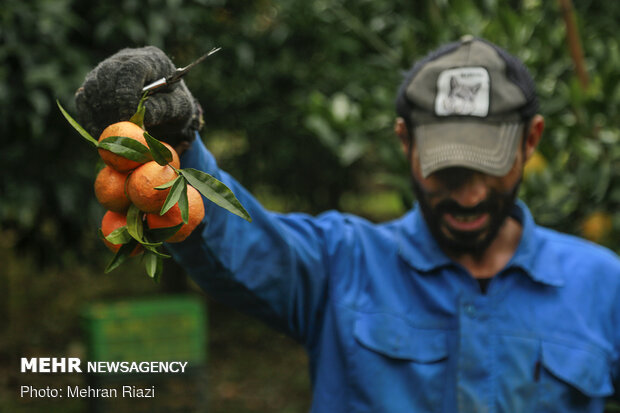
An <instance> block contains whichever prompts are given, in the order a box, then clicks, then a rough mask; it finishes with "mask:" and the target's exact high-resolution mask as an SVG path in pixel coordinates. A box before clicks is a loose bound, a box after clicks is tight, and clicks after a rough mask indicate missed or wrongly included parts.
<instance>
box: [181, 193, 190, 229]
mask: <svg viewBox="0 0 620 413" xmlns="http://www.w3.org/2000/svg"><path fill="white" fill-rule="evenodd" d="M179 209H180V210H181V219H182V220H183V223H184V224H187V221H189V202H188V201H187V185H184V186H183V192H182V193H181V196H180V197H179Z"/></svg>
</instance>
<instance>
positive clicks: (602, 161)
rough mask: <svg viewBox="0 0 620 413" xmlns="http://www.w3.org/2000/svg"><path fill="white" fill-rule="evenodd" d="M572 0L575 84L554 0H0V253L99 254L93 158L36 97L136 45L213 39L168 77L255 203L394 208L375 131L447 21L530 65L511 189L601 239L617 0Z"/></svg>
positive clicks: (400, 169) (48, 97)
mask: <svg viewBox="0 0 620 413" xmlns="http://www.w3.org/2000/svg"><path fill="white" fill-rule="evenodd" d="M574 6H575V10H576V14H577V18H578V20H577V22H578V26H579V29H580V33H581V40H582V43H583V48H584V52H585V58H586V65H587V69H588V72H589V75H590V78H591V82H590V85H589V87H588V88H587V89H586V90H582V89H581V87H580V86H579V83H578V81H577V79H576V77H575V74H574V69H573V62H572V60H571V57H570V54H569V51H568V47H567V44H566V31H565V25H564V21H563V19H562V14H561V11H560V9H559V6H558V3H557V2H555V1H542V0H511V1H499V0H470V1H467V0H435V1H430V0H424V1H415V2H412V1H405V0H389V1H381V2H379V1H371V0H355V1H354V0H334V1H327V0H305V1H301V0H280V1H275V0H252V1H250V0H187V1H182V0H142V1H138V0H125V1H108V2H83V1H78V0H32V1H28V2H24V1H21V0H5V1H4V2H3V6H2V8H1V9H0V63H1V64H0V79H1V80H2V81H1V82H0V136H1V137H2V150H0V248H1V251H2V255H3V257H7V256H11V257H14V256H17V257H23V258H20V259H22V260H27V261H28V262H29V263H30V262H36V265H37V266H36V267H35V268H38V269H39V270H38V271H42V273H45V271H50V270H49V269H50V268H64V267H66V266H68V265H72V263H76V262H81V263H82V264H83V265H86V266H92V269H93V271H94V272H95V273H97V272H98V271H99V270H100V269H102V268H103V264H102V261H101V258H99V257H101V256H102V255H104V256H106V257H107V252H106V251H104V250H103V248H102V247H101V244H100V242H99V240H98V239H97V235H96V229H97V227H98V225H99V220H100V218H101V216H102V214H103V211H102V209H101V207H100V206H98V205H97V204H96V201H95V198H94V196H93V192H92V183H93V181H94V176H95V163H96V161H97V156H96V153H95V152H94V151H92V148H91V147H90V146H89V145H87V144H85V143H84V142H83V141H82V139H81V138H80V137H79V136H78V135H77V134H76V133H75V131H73V130H72V129H71V128H70V127H69V125H68V124H67V123H66V121H65V120H64V119H63V118H62V116H61V114H60V112H59V111H58V109H57V108H56V106H55V104H54V100H55V99H59V100H60V101H61V102H62V104H63V105H64V106H65V108H67V109H68V110H69V112H71V113H75V110H74V106H73V93H74V92H75V90H76V89H77V88H78V87H79V85H80V84H81V83H82V80H83V79H84V76H85V75H86V73H87V72H88V71H89V70H90V69H92V68H93V67H94V66H95V65H96V64H97V63H98V62H99V61H100V60H102V59H104V58H105V57H107V56H109V55H110V54H112V53H114V52H116V51H117V50H119V49H121V48H123V47H139V46H143V45H147V44H152V45H156V46H158V47H160V48H162V49H163V50H165V51H166V52H167V53H168V54H169V56H171V58H172V59H173V61H174V62H175V63H176V64H177V66H183V65H185V64H187V63H188V62H190V61H192V60H193V59H194V58H195V57H197V56H199V55H200V54H202V53H204V52H205V51H207V50H209V49H210V48H211V47H213V46H221V47H222V51H221V52H219V53H218V54H217V55H216V56H214V57H213V58H211V59H210V60H208V61H207V62H205V63H204V64H202V65H200V66H198V67H197V68H195V69H194V71H193V72H191V73H190V74H189V75H188V76H187V77H186V83H187V84H188V86H189V87H190V89H191V90H192V92H193V93H194V95H195V96H196V97H197V98H198V100H199V101H200V102H201V103H202V105H203V107H204V109H205V112H206V116H205V119H206V127H205V129H204V131H203V138H204V139H205V141H206V143H207V145H208V146H209V147H210V148H211V149H212V151H213V152H214V153H215V154H216V157H217V158H218V160H219V163H220V165H221V166H222V167H223V168H225V169H226V170H228V171H230V172H231V173H232V174H233V175H234V176H236V177H237V178H238V179H239V180H240V181H241V182H242V183H243V184H244V185H246V186H247V187H248V188H249V189H250V190H251V191H253V192H254V193H255V194H256V195H257V196H258V197H259V199H261V200H262V201H263V202H264V203H265V204H266V205H267V206H268V207H270V208H273V209H276V210H280V211H291V210H302V211H307V212H310V213H318V212H320V211H323V210H325V209H329V208H338V209H342V210H346V211H350V212H354V213H358V214H361V215H364V216H367V217H368V218H370V219H373V220H384V219H390V218H393V217H396V216H398V215H399V214H401V213H402V212H404V211H405V210H406V209H407V208H408V207H409V206H410V205H411V202H412V198H411V194H410V192H409V177H408V173H407V165H406V163H405V160H404V157H403V156H402V154H401V153H400V148H399V146H398V142H397V139H396V138H395V137H394V136H393V132H392V125H393V119H394V109H393V106H394V105H393V102H394V95H395V92H396V90H397V88H398V86H399V83H400V80H401V77H402V74H403V72H404V71H405V70H406V69H408V68H409V67H410V65H411V64H412V62H413V61H414V60H415V59H417V58H419V57H422V56H423V55H424V54H425V53H426V52H428V51H430V50H432V49H434V48H435V47H437V46H438V45H439V44H440V43H442V42H445V41H451V40H454V39H457V38H459V37H460V36H462V35H464V34H474V35H480V36H483V37H486V38H488V39H489V40H491V41H494V42H496V43H498V44H500V45H502V46H504V47H505V48H506V49H507V50H509V51H511V52H512V53H514V54H516V55H517V56H519V57H521V58H522V59H523V60H524V61H525V62H526V64H527V65H528V66H529V67H530V68H531V70H532V73H533V75H534V77H535V79H537V83H538V91H539V95H540V98H541V104H542V107H541V109H542V113H543V115H544V116H545V118H546V124H547V128H546V132H545V135H544V138H543V141H542V143H541V146H540V154H541V155H542V156H543V157H544V158H545V159H546V166H545V168H544V169H543V170H542V171H539V172H538V173H532V174H528V176H527V177H526V179H525V181H524V185H523V189H522V193H521V196H522V197H523V198H524V199H525V200H526V202H527V203H528V204H529V205H530V207H531V209H532V212H533V214H534V217H535V219H536V220H537V221H538V222H539V223H541V224H543V225H547V226H550V227H553V228H555V229H558V230H560V231H563V232H568V233H572V234H577V235H580V234H581V233H582V230H581V228H582V223H583V221H584V220H585V219H586V218H587V217H588V216H590V215H591V214H592V213H594V212H603V213H604V214H606V215H608V216H609V217H610V219H611V223H610V224H609V223H608V224H606V225H607V226H608V227H611V228H609V231H608V233H607V235H606V236H604V237H602V238H600V239H598V240H597V241H598V242H600V243H602V244H604V245H606V246H608V247H610V248H612V249H614V250H615V251H616V252H618V251H620V236H619V235H620V213H619V212H618V211H619V209H620V208H619V205H620V184H619V181H620V145H619V142H620V129H619V125H620V71H619V70H618V67H620V40H619V37H618V35H617V22H618V21H620V3H618V2H612V1H609V2H601V1H594V0H574ZM20 262H22V261H17V263H20ZM15 265H18V264H15ZM28 265H31V264H28ZM97 276H98V275H97ZM2 282H5V281H2ZM120 287H122V283H121V285H120ZM6 311H8V310H6Z"/></svg>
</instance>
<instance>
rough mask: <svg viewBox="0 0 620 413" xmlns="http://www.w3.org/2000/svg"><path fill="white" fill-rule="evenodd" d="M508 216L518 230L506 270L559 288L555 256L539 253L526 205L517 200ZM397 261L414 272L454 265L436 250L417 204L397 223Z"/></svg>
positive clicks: (539, 242) (561, 279)
mask: <svg viewBox="0 0 620 413" xmlns="http://www.w3.org/2000/svg"><path fill="white" fill-rule="evenodd" d="M512 216H513V217H514V218H515V219H517V220H518V221H519V222H520V223H521V225H522V227H523V232H522V234H521V240H520V241H519V245H518V247H517V249H516V251H515V253H514V255H513V257H512V259H511V260H510V261H509V262H508V264H507V265H506V268H518V269H520V270H522V271H523V273H525V274H526V275H527V276H529V277H530V278H532V279H533V280H534V281H537V282H540V283H543V284H547V285H551V286H556V287H559V286H562V285H563V284H564V277H563V275H562V274H561V273H559V272H558V271H557V269H558V268H560V267H561V266H560V265H557V264H559V259H560V258H559V256H557V255H556V254H553V253H552V252H549V249H546V250H547V252H548V253H547V254H545V256H544V257H543V256H542V254H541V253H540V252H541V250H542V247H543V243H544V242H545V240H544V239H543V238H541V236H540V235H539V233H538V231H537V225H536V223H535V222H534V219H533V218H532V215H531V213H530V211H529V210H528V208H527V206H526V205H525V204H524V203H523V202H522V201H520V200H518V201H517V202H516V203H515V207H514V209H513V211H512ZM399 238H400V239H399V244H400V245H399V247H400V250H399V253H400V256H401V258H402V259H403V260H404V261H405V262H406V263H407V264H408V265H410V266H411V267H413V268H415V269H416V270H418V271H420V272H423V273H428V272H431V271H433V270H436V269H439V268H441V267H446V266H450V265H457V264H456V263H455V262H454V261H452V260H451V259H450V258H449V257H448V256H447V255H446V254H445V253H444V252H443V251H442V250H441V248H440V247H439V244H437V241H436V240H435V238H434V237H433V236H432V235H431V232H430V230H429V229H428V226H427V225H426V221H425V220H424V217H423V215H422V211H421V209H420V207H419V205H418V204H416V205H415V207H414V208H413V209H412V210H411V211H410V212H409V213H408V214H407V215H405V216H404V217H403V219H402V220H401V231H400V236H399Z"/></svg>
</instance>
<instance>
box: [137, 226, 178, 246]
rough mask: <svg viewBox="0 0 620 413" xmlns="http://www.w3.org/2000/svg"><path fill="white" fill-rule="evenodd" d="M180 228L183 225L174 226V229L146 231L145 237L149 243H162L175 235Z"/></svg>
mask: <svg viewBox="0 0 620 413" xmlns="http://www.w3.org/2000/svg"><path fill="white" fill-rule="evenodd" d="M182 226H183V223H180V224H178V225H175V226H174V227H165V228H153V229H148V230H147V231H146V233H145V236H146V238H147V239H148V240H149V241H152V242H163V241H166V240H167V239H168V238H170V237H171V236H173V235H174V234H176V233H177V232H178V231H179V229H181V227H182Z"/></svg>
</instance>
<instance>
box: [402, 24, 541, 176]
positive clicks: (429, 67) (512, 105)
mask: <svg viewBox="0 0 620 413" xmlns="http://www.w3.org/2000/svg"><path fill="white" fill-rule="evenodd" d="M397 111H398V112H399V115H400V116H403V117H405V116H406V117H408V120H409V121H410V122H408V123H409V124H410V125H411V126H412V127H413V134H414V136H415V142H416V145H417V147H418V153H419V156H420V166H421V170H422V175H423V176H424V177H428V176H429V175H430V174H431V173H433V172H435V171H437V170H439V169H443V168H447V167H453V166H461V167H467V168H471V169H475V170H478V171H481V172H483V173H487V174H490V175H494V176H503V175H505V174H507V173H508V171H510V169H511V168H512V165H513V164H514V160H515V155H516V153H517V150H518V148H519V142H520V141H521V137H522V136H523V133H524V127H525V125H524V121H525V120H527V119H530V118H531V117H532V116H533V115H535V114H536V113H537V111H538V98H537V96H536V92H535V85H534V81H533V79H532V77H531V75H530V73H529V71H528V70H527V68H526V67H525V65H524V64H523V63H522V62H521V61H520V60H519V59H517V58H516V57H514V56H512V55H511V54H509V53H508V52H506V51H505V50H503V49H502V48H500V47H499V46H497V45H494V44H493V43H491V42H489V41H487V40H484V39H480V38H474V37H472V36H464V37H463V38H461V39H460V40H459V41H457V42H453V43H450V44H447V45H445V46H443V47H441V48H439V49H438V50H436V51H434V52H431V53H430V54H429V55H428V56H426V57H425V58H423V59H422V60H420V61H419V62H417V63H416V64H415V65H414V66H413V68H412V69H411V70H410V71H409V72H408V74H407V76H406V79H405V81H404V82H403V84H402V85H401V88H400V91H399V94H398V98H397Z"/></svg>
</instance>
